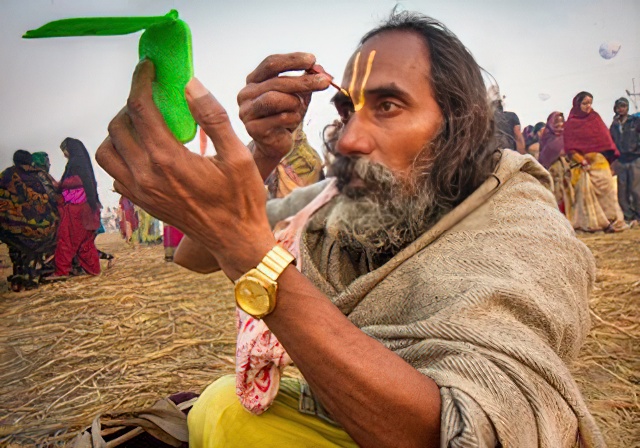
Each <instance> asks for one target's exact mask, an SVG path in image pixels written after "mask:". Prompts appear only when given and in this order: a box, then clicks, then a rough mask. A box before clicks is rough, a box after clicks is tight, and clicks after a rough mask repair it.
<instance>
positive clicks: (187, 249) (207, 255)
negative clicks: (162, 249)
mask: <svg viewBox="0 0 640 448" xmlns="http://www.w3.org/2000/svg"><path fill="white" fill-rule="evenodd" d="M173 262H174V263H175V264H177V265H179V266H182V267H183V268H187V269H189V270H190V271H194V272H198V273H200V274H210V273H212V272H216V271H219V270H220V266H218V260H216V257H214V256H213V254H211V252H209V251H208V250H207V249H206V248H205V247H204V246H203V245H202V244H200V243H198V242H197V241H193V240H192V239H191V238H189V237H188V236H187V235H185V236H184V237H183V238H182V240H181V241H180V244H178V247H177V248H176V251H175V253H174V255H173Z"/></svg>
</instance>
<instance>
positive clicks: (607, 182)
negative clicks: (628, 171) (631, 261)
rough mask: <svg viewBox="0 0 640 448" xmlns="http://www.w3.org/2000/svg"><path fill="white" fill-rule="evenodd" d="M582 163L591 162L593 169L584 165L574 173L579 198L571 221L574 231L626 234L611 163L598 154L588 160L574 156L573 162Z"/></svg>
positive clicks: (572, 174)
mask: <svg viewBox="0 0 640 448" xmlns="http://www.w3.org/2000/svg"><path fill="white" fill-rule="evenodd" d="M582 160H587V162H588V163H589V166H590V167H589V168H588V169H586V168H585V167H583V166H582V165H579V166H576V167H574V168H572V169H571V185H572V186H573V189H574V191H575V198H574V201H573V206H572V209H571V213H570V214H567V217H568V218H569V220H570V221H571V223H572V224H573V228H574V229H576V230H584V231H587V232H596V231H598V230H607V231H613V232H616V231H622V230H625V229H626V224H625V222H624V216H623V215H622V209H621V208H620V205H619V204H618V195H617V194H616V191H615V188H614V180H613V176H612V175H611V168H610V167H609V162H607V159H606V158H605V157H604V156H603V155H602V154H600V153H597V152H592V153H588V154H586V155H584V156H582V155H580V154H574V155H573V161H575V162H578V163H580V162H582Z"/></svg>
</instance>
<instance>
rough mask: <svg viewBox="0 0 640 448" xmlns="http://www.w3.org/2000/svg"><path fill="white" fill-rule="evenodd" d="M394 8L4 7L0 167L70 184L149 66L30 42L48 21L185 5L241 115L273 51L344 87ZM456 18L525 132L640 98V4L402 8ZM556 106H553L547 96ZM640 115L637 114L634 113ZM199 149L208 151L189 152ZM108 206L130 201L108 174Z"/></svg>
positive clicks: (223, 91)
mask: <svg viewBox="0 0 640 448" xmlns="http://www.w3.org/2000/svg"><path fill="white" fill-rule="evenodd" d="M396 3H397V2H396V1H395V0H394V1H392V0H361V1H355V0H323V1H320V2H309V1H302V0H297V1H293V0H268V1H265V0H255V1H254V0H251V1H249V0H237V1H220V0H210V1H205V0H189V1H187V0H173V1H171V0H110V1H98V0H92V1H91V0H0V8H1V9H0V42H1V45H0V67H2V68H1V69H0V70H1V71H0V80H1V82H0V105H1V112H0V114H1V116H0V170H2V169H3V168H5V167H7V166H9V165H11V164H12V162H11V156H12V154H13V152H14V151H15V150H16V149H27V150H29V151H32V152H33V151H47V152H48V153H49V155H50V158H51V161H52V165H53V166H52V174H53V175H54V177H56V178H59V177H60V176H61V174H62V171H63V170H64V165H65V163H66V159H64V157H63V156H62V154H61V152H60V150H59V144H60V142H61V141H62V140H63V139H64V138H65V137H67V136H70V137H75V138H79V139H80V140H82V141H83V142H84V143H85V145H86V146H87V149H88V150H89V152H90V153H91V154H92V155H93V154H95V150H96V148H97V147H98V145H99V144H100V143H101V142H102V140H103V139H104V137H105V136H106V129H107V125H108V123H109V121H110V120H111V118H112V117H113V116H114V115H115V114H116V113H117V112H118V110H120V109H121V108H122V106H123V105H124V102H125V100H126V97H127V94H128V91H129V85H130V80H131V74H132V72H133V69H134V67H135V64H136V62H137V42H138V39H139V37H140V33H138V34H135V35H128V36H110V37H84V38H80V37H74V38H58V39H32V40H25V39H21V36H22V34H23V33H24V32H25V31H27V30H29V29H34V28H38V27H39V26H41V25H43V24H44V23H46V22H49V21H52V20H58V19H63V18H68V17H83V16H84V17H92V16H135V15H153V16H155V15H163V14H165V13H167V12H168V11H169V10H170V9H177V10H178V11H179V13H180V17H181V18H182V19H183V20H185V21H186V22H187V23H188V24H189V26H190V27H191V31H192V34H193V51H194V65H195V73H196V76H197V77H198V78H199V79H200V80H201V81H202V82H203V83H204V84H205V85H206V86H207V87H208V88H209V89H210V90H211V91H212V92H213V93H214V95H216V97H217V98H218V99H219V100H220V102H221V103H222V104H223V105H224V106H225V107H226V108H227V110H228V112H229V114H230V116H231V117H232V118H233V124H234V127H235V129H236V131H237V132H238V134H239V135H240V136H241V138H243V139H244V140H248V135H247V134H246V131H245V130H244V128H243V126H242V123H241V122H240V120H239V119H237V118H236V117H237V114H238V106H237V104H236V95H237V93H238V91H239V90H240V89H241V88H242V87H243V85H244V80H245V77H246V75H247V74H248V73H250V72H251V71H252V70H253V69H254V68H255V67H256V66H257V65H258V64H259V63H260V61H261V60H262V59H264V58H265V57H266V56H267V55H269V54H273V53H286V52H292V51H306V52H310V53H314V54H315V55H316V57H317V60H318V62H319V63H320V64H322V65H323V66H324V67H325V69H326V70H327V71H328V72H329V73H331V74H333V75H334V76H335V77H336V81H338V82H339V81H340V79H341V77H342V71H343V69H344V64H345V63H346V61H347V59H348V58H349V56H350V55H351V53H352V52H353V51H354V49H355V47H356V44H357V42H358V40H359V38H360V37H361V36H362V35H363V34H364V33H365V32H366V31H368V30H369V29H371V28H372V27H374V26H375V25H377V24H379V23H380V22H381V21H382V20H383V19H384V18H385V17H387V16H388V14H389V12H390V11H391V9H392V8H393V6H394V5H395V4H396ZM400 3H401V4H402V7H403V8H404V9H409V10H416V11H420V12H423V13H425V14H428V15H431V16H432V17H435V18H436V19H439V20H440V21H442V22H443V23H444V24H445V25H447V26H448V27H449V28H450V29H451V30H452V31H453V32H455V33H456V34H457V35H458V37H459V38H460V39H461V40H462V42H463V43H464V44H465V45H467V47H468V48H469V49H470V50H471V52H472V53H473V54H474V56H475V57H476V59H477V61H478V62H479V63H480V65H482V66H483V67H484V68H485V69H486V70H488V71H489V72H490V73H491V74H492V75H493V77H495V79H496V80H497V81H498V83H499V85H500V88H501V92H502V94H503V95H506V100H505V105H506V108H507V109H508V110H512V111H514V112H516V113H517V114H518V115H519V116H520V120H521V122H522V124H523V126H525V125H527V124H535V123H536V122H538V121H544V120H545V119H546V117H547V116H548V114H549V113H550V112H552V111H554V110H560V111H563V112H565V114H567V113H568V111H569V109H570V107H571V99H572V98H573V96H574V95H575V94H576V93H577V92H579V91H580V90H589V91H590V92H591V93H593V95H594V108H595V110H597V111H598V112H599V113H600V114H601V115H602V117H603V119H604V120H605V122H606V123H607V124H608V123H609V122H610V121H611V117H612V105H613V102H614V101H615V99H616V98H618V97H620V96H623V95H625V90H626V89H629V90H631V89H632V83H631V79H632V78H634V77H635V79H636V89H637V90H638V91H640V33H639V25H640V1H637V0H618V1H616V2H609V1H606V2H605V1H603V0H563V1H558V0H553V1H547V0H544V1H531V0H491V1H478V0H457V1H456V0H429V1H419V0H413V1H402V2H400ZM607 41H618V42H620V43H621V44H622V48H621V50H620V52H619V53H618V55H617V56H616V57H615V58H613V59H611V60H605V59H602V58H601V57H600V55H599V54H598V48H599V47H600V44H601V43H603V42H607ZM334 93H335V92H334V91H333V89H330V90H328V91H326V92H322V93H319V94H316V95H315V96H314V99H313V101H312V104H311V108H310V110H309V113H308V115H307V118H306V120H305V123H307V124H306V131H307V135H308V136H309V139H310V141H311V142H312V144H313V145H314V146H316V147H317V148H318V149H319V148H320V131H321V129H322V127H323V126H324V125H325V124H326V123H328V122H330V121H332V120H333V118H335V117H336V113H335V111H334V109H333V108H332V106H331V105H330V104H329V99H330V98H331V96H332V95H333V94H334ZM541 93H543V94H547V95H549V96H550V98H549V99H548V100H546V101H542V100H541V99H540V98H539V96H538V95H539V94H541ZM632 109H633V107H632ZM187 146H188V147H190V148H191V149H193V150H197V149H196V148H197V143H196V142H193V143H191V144H189V145H187ZM95 170H96V175H97V177H98V187H99V192H100V196H101V200H102V202H103V204H104V205H105V207H106V206H107V205H114V204H115V203H116V202H117V200H118V196H117V195H116V194H115V193H112V192H111V191H110V189H111V187H112V179H111V178H110V177H109V176H108V175H107V174H106V173H105V172H104V171H102V169H101V168H99V167H98V166H97V165H96V166H95Z"/></svg>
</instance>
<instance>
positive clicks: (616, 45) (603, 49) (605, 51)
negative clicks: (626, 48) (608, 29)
mask: <svg viewBox="0 0 640 448" xmlns="http://www.w3.org/2000/svg"><path fill="white" fill-rule="evenodd" d="M621 47H622V44H621V43H620V42H616V41H614V40H612V41H609V42H603V43H602V44H601V45H600V50H599V51H600V56H602V57H603V58H604V59H611V58H614V57H615V56H616V55H617V54H618V52H619V51H620V48H621Z"/></svg>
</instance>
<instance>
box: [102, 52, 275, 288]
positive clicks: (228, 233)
mask: <svg viewBox="0 0 640 448" xmlns="http://www.w3.org/2000/svg"><path fill="white" fill-rule="evenodd" d="M154 78H155V69H154V67H153V64H152V63H151V62H150V61H146V60H145V61H142V62H140V64H138V66H137V67H136V71H135V73H134V76H133V81H132V85H131V93H130V95H129V99H128V100H127V106H126V107H125V108H124V109H123V110H122V111H120V113H118V115H117V116H116V117H115V118H114V119H113V120H112V121H111V123H110V124H109V137H108V138H107V139H106V140H105V141H104V142H103V143H102V145H101V146H100V148H98V151H97V153H96V160H97V161H98V163H99V164H100V165H101V166H102V167H103V168H104V169H105V171H107V173H109V174H110V175H111V176H112V177H113V178H114V179H115V182H114V187H115V189H116V191H118V192H119V193H121V194H123V195H125V196H126V197H128V198H129V199H131V200H132V201H133V202H134V203H135V204H137V205H139V206H140V207H142V208H143V209H145V210H146V211H147V212H149V213H151V214H152V215H154V216H156V217H157V218H159V219H162V220H163V221H165V222H168V223H169V224H172V225H174V226H176V227H178V228H179V229H181V230H182V231H183V232H185V233H186V234H187V235H188V236H190V237H191V238H192V239H194V240H196V241H199V242H200V243H202V244H203V245H205V246H206V247H207V249H209V250H210V251H211V252H212V254H213V255H214V256H215V257H216V258H217V260H218V262H219V263H220V267H221V268H222V269H223V270H224V271H225V273H226V274H227V275H228V276H229V277H231V278H237V277H239V276H240V275H241V274H242V273H244V272H246V271H247V270H249V269H250V268H252V267H255V266H256V265H257V264H258V262H259V261H260V260H261V259H262V257H263V256H264V254H265V253H267V252H268V251H269V250H270V249H271V247H273V245H274V244H275V240H274V239H273V236H272V234H271V231H270V228H269V223H268V220H267V215H266V207H265V199H266V192H265V189H264V186H263V183H262V179H261V177H260V174H259V172H258V169H257V167H256V165H255V163H254V161H253V158H252V156H251V154H250V152H249V150H248V149H247V148H246V146H244V145H243V143H242V142H241V141H240V139H239V138H238V137H237V135H236V134H235V132H234V131H233V129H232V127H231V123H230V122H229V118H228V116H227V113H226V111H225V110H224V108H223V107H222V106H221V105H220V103H219V102H218V101H217V100H216V99H215V98H214V97H213V95H212V94H211V93H210V92H209V91H208V90H207V89H206V88H205V87H204V86H203V85H202V84H201V83H200V82H199V81H198V80H197V79H195V78H194V79H192V80H191V81H190V82H189V84H188V85H187V88H186V97H187V102H188V104H189V108H190V109H191V113H192V115H193V117H194V118H195V120H196V121H197V122H198V124H199V125H200V126H201V127H202V129H204V131H205V132H206V133H207V135H208V136H209V137H210V138H211V141H212V142H213V144H214V146H215V148H216V153H217V155H216V157H214V158H209V157H202V156H200V155H198V154H195V153H192V152H190V151H189V150H187V149H186V148H185V147H184V146H183V145H182V144H181V143H180V142H178V141H177V140H176V139H175V137H174V136H173V135H172V134H171V132H170V131H169V128H168V127H167V126H166V124H165V122H164V120H163V118H162V115H161V114H160V111H159V110H158V108H157V107H156V105H155V104H154V102H153V97H152V82H153V80H154Z"/></svg>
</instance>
